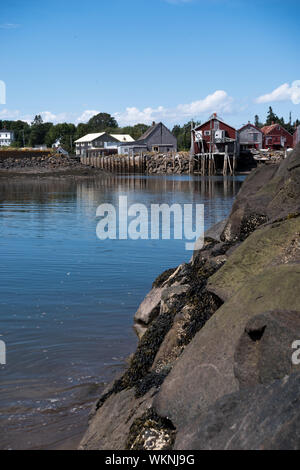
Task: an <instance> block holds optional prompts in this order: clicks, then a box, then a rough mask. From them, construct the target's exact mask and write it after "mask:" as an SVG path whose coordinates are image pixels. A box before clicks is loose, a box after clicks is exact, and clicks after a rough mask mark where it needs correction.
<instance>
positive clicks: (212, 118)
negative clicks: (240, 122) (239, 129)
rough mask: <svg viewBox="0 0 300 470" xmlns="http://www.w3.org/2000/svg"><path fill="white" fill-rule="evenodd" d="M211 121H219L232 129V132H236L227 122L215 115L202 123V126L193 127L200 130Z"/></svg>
mask: <svg viewBox="0 0 300 470" xmlns="http://www.w3.org/2000/svg"><path fill="white" fill-rule="evenodd" d="M212 120H217V121H220V122H222V123H223V124H225V125H226V126H228V127H230V128H231V129H233V130H234V131H235V130H236V129H235V127H233V126H231V125H230V124H227V122H225V121H224V120H223V119H222V118H220V117H219V116H218V115H217V113H214V114H212V115H211V116H210V118H209V119H208V120H207V121H205V122H203V123H202V124H199V125H198V126H196V127H195V130H197V129H200V128H201V127H203V126H205V125H206V124H207V123H208V122H210V121H212Z"/></svg>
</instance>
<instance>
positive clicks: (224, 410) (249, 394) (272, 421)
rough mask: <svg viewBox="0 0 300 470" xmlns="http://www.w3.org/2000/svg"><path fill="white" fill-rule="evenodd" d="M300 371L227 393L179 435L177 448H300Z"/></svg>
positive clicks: (175, 446)
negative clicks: (268, 382) (264, 383)
mask: <svg viewBox="0 0 300 470" xmlns="http://www.w3.org/2000/svg"><path fill="white" fill-rule="evenodd" d="M299 387H300V374H299V373H298V374H293V375H290V376H286V377H284V378H283V379H281V380H278V381H275V382H273V383H272V384H270V385H260V386H256V387H253V388H248V389H246V390H242V391H239V392H236V393H233V394H231V395H226V396H224V397H222V398H220V400H218V401H217V402H216V403H215V404H214V405H212V406H211V407H209V408H208V409H207V410H206V411H205V413H203V414H202V415H199V417H197V418H196V419H195V420H194V421H192V422H191V423H190V424H189V425H188V426H186V427H185V428H183V429H182V430H181V431H180V433H179V434H178V435H177V439H176V442H175V445H174V449H177V450H178V449H180V450H181V449H186V450H198V449H199V450H299V448H300V429H299V421H300V397H299Z"/></svg>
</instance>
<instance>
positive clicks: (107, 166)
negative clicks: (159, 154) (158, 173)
mask: <svg viewBox="0 0 300 470" xmlns="http://www.w3.org/2000/svg"><path fill="white" fill-rule="evenodd" d="M94 153H95V152H94ZM80 161H81V163H82V164H83V165H88V166H93V167H95V168H101V169H102V170H105V171H108V172H109V173H118V174H128V173H133V174H135V173H137V174H145V173H147V161H146V157H145V155H143V154H140V155H135V156H133V155H130V156H129V155H103V154H102V155H101V154H99V153H98V154H97V155H93V152H91V153H90V154H88V155H87V156H82V157H81V158H80Z"/></svg>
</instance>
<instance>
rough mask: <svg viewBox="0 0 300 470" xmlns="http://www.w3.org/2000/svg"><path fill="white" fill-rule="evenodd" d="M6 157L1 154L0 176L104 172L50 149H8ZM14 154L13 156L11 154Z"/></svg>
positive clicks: (75, 174)
mask: <svg viewBox="0 0 300 470" xmlns="http://www.w3.org/2000/svg"><path fill="white" fill-rule="evenodd" d="M6 154H8V155H5V158H2V157H1V156H0V177H2V178H5V177H10V176H13V177H14V176H33V175H38V176H52V175H56V174H57V175H62V176H65V175H74V176H81V175H83V176H84V175H93V174H95V173H97V172H98V173H99V172H103V171H102V170H100V169H98V168H93V167H87V166H86V165H83V164H81V163H80V162H78V161H77V160H76V159H74V158H71V157H68V156H65V155H60V154H53V153H51V152H49V151H47V152H46V151H45V152H42V151H41V152H39V151H31V152H30V151H28V152H27V151H18V150H16V151H8V152H6ZM9 155H12V156H9Z"/></svg>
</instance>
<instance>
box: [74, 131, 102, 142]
mask: <svg viewBox="0 0 300 470" xmlns="http://www.w3.org/2000/svg"><path fill="white" fill-rule="evenodd" d="M104 134H105V132H99V133H97V134H87V135H84V136H83V137H81V138H80V139H77V140H75V144H79V143H80V142H82V143H84V142H93V140H96V139H98V138H99V137H101V136H102V135H104Z"/></svg>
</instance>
